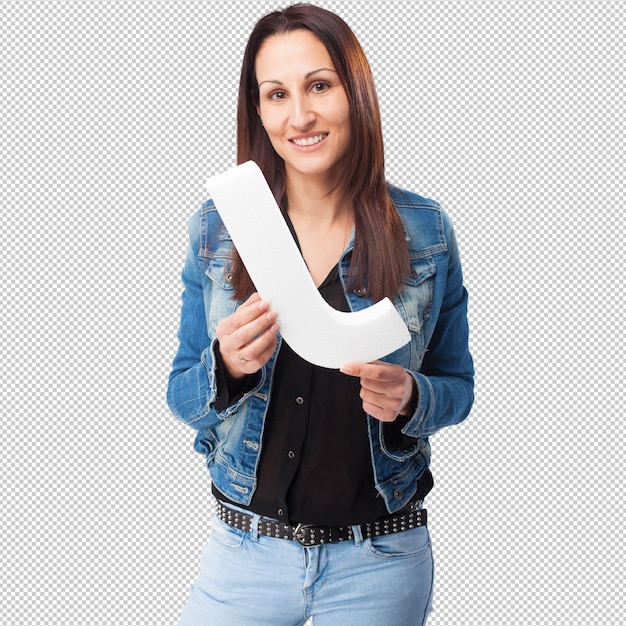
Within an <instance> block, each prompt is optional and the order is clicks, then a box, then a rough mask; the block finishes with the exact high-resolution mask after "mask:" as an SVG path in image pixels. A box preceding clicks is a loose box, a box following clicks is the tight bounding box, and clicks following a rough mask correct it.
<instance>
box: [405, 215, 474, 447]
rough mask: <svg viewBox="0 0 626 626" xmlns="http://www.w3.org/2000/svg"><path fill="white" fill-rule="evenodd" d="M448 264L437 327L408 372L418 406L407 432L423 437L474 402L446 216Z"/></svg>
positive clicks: (458, 273)
mask: <svg viewBox="0 0 626 626" xmlns="http://www.w3.org/2000/svg"><path fill="white" fill-rule="evenodd" d="M445 222H446V230H447V239H448V254H449V258H448V268H447V276H446V280H445V293H444V295H443V300H442V304H441V309H440V311H439V315H438V318H437V322H436V324H435V328H434V331H433V334H432V337H431V339H430V342H429V344H428V348H427V351H426V353H425V355H424V359H423V361H422V366H421V367H420V370H419V372H410V373H411V374H412V375H413V377H414V379H415V382H416V385H417V405H416V409H415V412H414V413H413V415H412V416H411V419H410V420H409V421H408V423H407V424H406V425H405V426H404V427H403V428H402V432H403V433H404V434H405V435H408V436H410V437H415V438H425V437H428V436H430V435H432V434H433V433H435V432H437V431H438V430H440V429H441V428H443V427H445V426H450V425H452V424H458V423H460V422H462V421H463V420H464V419H465V418H466V417H467V416H468V414H469V412H470V409H471V407H472V403H473V401H474V365H473V361H472V357H471V354H470V351H469V326H468V321H467V300H468V294H467V290H466V289H465V287H464V286H463V273H462V269H461V260H460V256H459V249H458V245H457V241H456V237H455V234H454V230H453V228H452V225H451V224H450V221H449V219H447V216H446V219H445Z"/></svg>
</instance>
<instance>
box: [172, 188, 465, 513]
mask: <svg viewBox="0 0 626 626" xmlns="http://www.w3.org/2000/svg"><path fill="white" fill-rule="evenodd" d="M390 192H391V197H392V200H393V202H394V204H395V206H396V209H397V211H398V213H399V214H400V217H401V219H402V222H403V224H404V228H405V235H406V240H407V244H408V247H409V255H410V261H411V270H410V272H409V274H408V275H407V278H406V282H405V285H404V288H403V289H402V290H401V292H400V294H399V295H398V296H396V298H395V299H394V305H395V307H396V309H397V311H398V313H399V314H400V315H401V316H402V318H403V320H404V321H405V323H406V324H407V327H408V329H409V331H410V335H411V341H410V342H409V343H408V344H406V345H405V346H403V347H402V348H400V349H399V350H397V351H396V352H394V353H392V354H390V355H389V356H387V357H385V358H384V359H383V360H384V361H388V362H390V363H397V364H399V365H401V366H403V367H404V368H405V369H406V370H407V371H408V372H409V373H410V374H411V375H412V376H413V378H414V379H415V383H416V385H417V406H416V408H415V412H414V413H413V415H412V416H411V417H410V418H409V419H408V422H407V423H406V424H405V425H404V426H403V428H402V433H403V434H404V435H405V437H404V438H403V443H402V445H398V443H397V442H398V438H397V437H394V438H393V440H394V445H391V443H390V441H391V439H392V438H391V437H386V427H385V425H383V424H382V423H381V422H380V421H378V420H377V419H375V418H373V417H372V416H370V415H368V416H367V422H368V424H367V426H368V433H369V441H370V448H371V452H372V455H371V458H372V467H373V470H374V480H375V484H376V488H377V490H378V492H379V493H380V494H381V496H382V497H383V499H384V501H385V504H386V506H387V509H388V511H389V512H390V513H393V512H394V511H396V510H398V509H400V508H401V507H402V506H404V505H405V504H406V503H407V502H408V501H409V500H410V499H411V498H412V496H413V495H414V494H415V491H416V486H417V481H418V479H419V477H420V476H421V475H422V473H423V472H424V470H425V469H426V468H427V467H428V465H429V463H430V444H429V440H428V438H429V436H430V435H432V434H433V433H435V432H436V431H438V430H439V429H440V428H443V427H444V426H449V425H452V424H457V423H459V422H461V421H462V420H463V419H465V417H466V416H467V415H468V414H469V411H470V408H471V406H472V402H473V398H474V395H473V387H474V368H473V363H472V357H471V355H470V352H469V347H468V335H469V329H468V323H467V292H466V290H465V287H464V286H463V278H462V271H461V262H460V258H459V251H458V247H457V243H456V238H455V236H454V231H453V228H452V225H451V222H450V220H449V218H448V216H447V214H446V213H445V212H444V211H443V209H442V208H441V207H440V206H439V205H438V204H437V203H436V202H435V201H433V200H429V199H427V198H423V197H421V196H418V195H416V194H414V193H411V192H407V191H403V190H400V189H397V188H395V187H390ZM188 231H189V246H188V249H187V257H186V260H185V266H184V269H183V272H182V280H183V284H184V291H183V294H182V309H181V320H180V327H179V330H178V340H179V347H178V351H177V353H176V356H175V357H174V361H173V364H172V370H171V372H170V376H169V382H168V389H167V401H168V404H169V407H170V409H171V411H172V413H173V414H174V415H175V416H176V417H177V418H178V419H180V420H181V421H183V422H184V423H186V424H188V425H189V426H191V427H192V428H194V429H196V430H197V431H198V432H197V435H196V439H195V443H194V448H195V450H196V451H197V452H200V453H202V454H204V455H205V456H206V462H207V466H208V469H209V472H210V475H211V479H212V481H213V482H214V484H215V486H216V487H217V488H218V489H219V491H220V492H222V493H223V494H225V495H226V496H227V497H228V498H230V499H231V500H233V501H235V502H239V503H241V504H242V505H248V504H249V503H250V501H251V499H252V495H253V493H254V490H255V487H256V470H257V467H258V463H259V458H260V454H261V445H262V438H263V426H264V423H265V418H266V415H267V409H268V404H269V401H270V398H271V393H272V376H273V373H274V365H275V363H276V357H277V355H278V350H279V349H280V344H281V341H282V340H281V337H280V334H279V335H278V345H277V347H276V351H275V352H274V355H273V356H272V357H271V358H270V360H269V361H268V362H267V363H266V364H265V366H264V367H263V368H262V369H261V370H260V371H259V373H258V382H257V384H256V386H254V388H252V389H251V390H250V391H248V392H247V393H245V394H244V395H243V397H241V398H240V399H239V400H238V401H237V402H236V403H235V404H233V405H232V406H229V407H227V408H226V409H224V410H222V411H219V410H217V409H216V408H215V406H214V402H215V401H216V398H217V381H216V368H215V349H216V339H217V337H216V332H215V330H216V326H217V324H218V322H219V321H220V320H221V319H222V318H224V317H226V316H228V315H230V314H231V313H233V312H234V311H235V309H236V308H237V307H238V306H239V305H240V304H241V302H237V301H235V300H234V299H233V298H232V294H233V288H232V286H231V273H230V272H231V266H232V250H233V245H232V241H231V239H230V237H229V235H228V232H227V231H226V229H225V227H224V226H223V224H222V222H221V220H220V217H219V215H218V213H217V210H216V209H215V206H214V205H213V203H212V201H211V200H209V201H207V202H205V203H204V204H203V205H202V207H201V208H200V209H199V211H197V212H196V213H195V214H194V215H193V216H192V217H191V219H190V220H189V224H188ZM352 247H353V241H351V242H350V244H349V246H348V248H347V249H346V251H345V252H344V253H343V255H342V257H341V259H340V261H339V274H340V278H341V281H342V285H343V288H344V292H345V294H346V297H347V300H348V303H349V305H350V307H351V309H352V310H353V311H357V310H359V309H363V308H365V307H368V306H371V305H372V304H374V302H373V301H372V300H370V299H369V298H368V297H367V286H366V285H363V286H361V287H360V288H357V289H354V290H347V288H346V285H347V279H348V272H349V269H350V259H351V253H352ZM346 445H349V442H346Z"/></svg>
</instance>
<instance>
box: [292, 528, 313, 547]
mask: <svg viewBox="0 0 626 626" xmlns="http://www.w3.org/2000/svg"><path fill="white" fill-rule="evenodd" d="M308 528H313V525H312V524H298V525H297V526H296V528H295V529H294V531H293V538H294V540H295V541H297V542H298V543H299V544H300V545H301V546H302V547H303V548H307V547H309V546H311V545H313V544H312V543H311V542H308V543H307V541H306V530H307V529H308Z"/></svg>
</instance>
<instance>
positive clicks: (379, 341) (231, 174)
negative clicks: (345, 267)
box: [207, 161, 410, 369]
mask: <svg viewBox="0 0 626 626" xmlns="http://www.w3.org/2000/svg"><path fill="white" fill-rule="evenodd" d="M207 188H208V190H209V193H210V194H211V197H212V198H213V202H214V203H215V206H216V208H217V210H218V212H219V214H220V217H221V218H222V221H223V222H224V225H225V226H226V229H227V230H228V232H229V233H230V236H231V237H232V240H233V243H234V245H235V247H236V248H237V250H238V251H239V255H240V256H241V259H242V261H243V263H244V265H245V266H246V269H247V270H248V273H249V274H250V278H251V279H252V282H253V283H254V286H255V287H256V289H257V291H258V292H259V294H260V295H261V297H262V298H263V299H264V300H267V301H268V302H269V303H270V304H271V307H272V308H273V309H274V310H275V311H276V312H277V313H278V322H279V324H280V333H281V335H282V336H283V338H284V339H285V341H286V342H287V343H288V344H289V346H290V347H291V348H292V350H294V352H296V353H297V354H299V355H300V356H301V357H302V358H303V359H306V360H307V361H309V362H310V363H313V364H315V365H320V366H322V367H329V368H335V369H337V368H340V367H341V366H342V365H344V364H346V363H365V362H368V361H374V360H376V359H379V358H381V357H383V356H386V355H387V354H390V353H391V352H393V351H394V350H397V349H398V348H400V347H402V346H403V345H404V344H406V343H408V341H409V340H410V335H409V331H408V329H407V327H406V325H405V324H404V322H403V321H402V318H401V317H400V315H398V312H397V311H396V310H395V308H394V306H393V304H392V303H391V301H390V300H389V299H388V298H384V299H383V300H381V301H380V302H377V303H376V304H374V305H373V306H371V307H368V308H366V309H362V310H360V311H355V312H353V313H345V312H343V311H337V310H336V309H333V308H332V307H331V306H330V305H329V304H327V303H326V301H325V300H324V298H322V296H321V295H320V293H319V291H318V290H317V287H316V286H315V283H314V282H313V279H312V278H311V274H309V271H308V269H307V267H306V264H305V262H304V259H303V258H302V255H301V254H300V251H299V250H298V246H297V245H296V243H295V241H294V239H293V237H292V236H291V233H290V232H289V227H288V226H287V223H286V222H285V219H284V218H283V216H282V214H281V212H280V209H279V207H278V205H277V204H276V201H275V200H274V196H273V194H272V192H271V190H270V188H269V186H268V184H267V182H266V180H265V177H264V176H263V173H262V172H261V170H260V168H259V167H258V165H257V164H256V163H254V162H253V161H248V162H246V163H243V164H242V165H238V166H237V167H235V168H233V169H231V170H228V171H226V172H224V173H222V174H218V175H217V176H214V177H212V178H211V179H209V181H208V183H207Z"/></svg>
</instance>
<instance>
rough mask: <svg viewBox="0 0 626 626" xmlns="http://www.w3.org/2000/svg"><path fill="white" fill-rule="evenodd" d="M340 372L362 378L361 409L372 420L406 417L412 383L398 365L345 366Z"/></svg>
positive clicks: (390, 420)
mask: <svg viewBox="0 0 626 626" xmlns="http://www.w3.org/2000/svg"><path fill="white" fill-rule="evenodd" d="M340 371H341V372H343V373H344V374H347V375H348V376H357V377H359V378H360V379H361V393H360V396H361V400H362V401H363V410H364V411H365V412H366V413H369V415H371V416H372V417H375V418H376V419H378V420H380V421H381V422H393V421H394V420H395V419H396V417H398V415H404V414H407V413H405V411H407V409H408V407H409V405H410V404H411V399H412V397H413V393H414V391H415V381H414V380H413V377H412V376H411V375H410V374H409V373H408V372H407V371H406V370H405V369H404V368H403V367H401V366H400V365H395V364H393V363H384V362H383V361H372V362H371V363H348V364H346V365H344V366H343V367H342V368H341V370H340Z"/></svg>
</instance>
